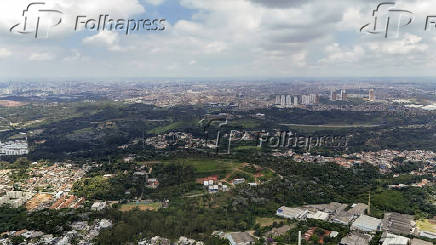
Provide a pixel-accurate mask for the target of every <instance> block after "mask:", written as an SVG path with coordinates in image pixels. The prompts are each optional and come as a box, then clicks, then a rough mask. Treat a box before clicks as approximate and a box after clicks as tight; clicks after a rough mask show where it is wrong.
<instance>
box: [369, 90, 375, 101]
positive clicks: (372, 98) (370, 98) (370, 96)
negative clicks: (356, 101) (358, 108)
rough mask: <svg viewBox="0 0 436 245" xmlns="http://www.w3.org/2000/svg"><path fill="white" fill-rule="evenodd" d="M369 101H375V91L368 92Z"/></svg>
mask: <svg viewBox="0 0 436 245" xmlns="http://www.w3.org/2000/svg"><path fill="white" fill-rule="evenodd" d="M369 101H375V90H374V89H370V90H369Z"/></svg>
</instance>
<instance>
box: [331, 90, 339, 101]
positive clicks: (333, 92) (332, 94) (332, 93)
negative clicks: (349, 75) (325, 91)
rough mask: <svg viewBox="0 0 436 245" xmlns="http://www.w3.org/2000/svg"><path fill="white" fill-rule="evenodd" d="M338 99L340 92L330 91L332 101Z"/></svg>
mask: <svg viewBox="0 0 436 245" xmlns="http://www.w3.org/2000/svg"><path fill="white" fill-rule="evenodd" d="M337 99H338V94H337V93H336V91H333V90H332V91H331V92H330V100H331V101H336V100H337Z"/></svg>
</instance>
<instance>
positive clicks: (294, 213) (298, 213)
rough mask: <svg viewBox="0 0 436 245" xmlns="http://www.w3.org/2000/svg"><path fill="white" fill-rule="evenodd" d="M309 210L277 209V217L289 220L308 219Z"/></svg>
mask: <svg viewBox="0 0 436 245" xmlns="http://www.w3.org/2000/svg"><path fill="white" fill-rule="evenodd" d="M308 213H309V210H307V209H300V208H288V207H285V206H283V207H281V208H279V209H277V212H276V215H277V216H280V217H283V218H287V219H299V220H302V219H306V218H307V214H308Z"/></svg>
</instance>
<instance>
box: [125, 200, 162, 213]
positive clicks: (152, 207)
mask: <svg viewBox="0 0 436 245" xmlns="http://www.w3.org/2000/svg"><path fill="white" fill-rule="evenodd" d="M161 207H162V203H160V202H152V203H145V202H131V203H127V204H123V205H121V207H120V211H121V212H128V211H130V210H133V209H135V208H138V209H139V210H142V211H157V210H158V209H159V208H161Z"/></svg>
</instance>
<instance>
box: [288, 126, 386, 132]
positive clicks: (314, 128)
mask: <svg viewBox="0 0 436 245" xmlns="http://www.w3.org/2000/svg"><path fill="white" fill-rule="evenodd" d="M280 125H281V126H286V127H288V128H290V129H295V130H302V131H304V132H317V131H322V130H344V129H353V128H374V127H378V126H380V125H375V124H343V125H340V124H325V125H306V124H280Z"/></svg>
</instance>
